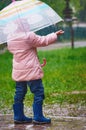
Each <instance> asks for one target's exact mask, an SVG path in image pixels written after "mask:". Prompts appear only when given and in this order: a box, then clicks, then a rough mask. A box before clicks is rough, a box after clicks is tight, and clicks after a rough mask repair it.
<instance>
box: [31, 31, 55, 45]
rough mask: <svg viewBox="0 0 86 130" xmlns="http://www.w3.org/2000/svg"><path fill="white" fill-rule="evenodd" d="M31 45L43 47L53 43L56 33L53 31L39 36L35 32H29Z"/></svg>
mask: <svg viewBox="0 0 86 130" xmlns="http://www.w3.org/2000/svg"><path fill="white" fill-rule="evenodd" d="M30 38H31V39H32V40H31V41H32V46H33V47H44V46H48V45H50V44H53V43H54V42H55V41H56V40H57V35H56V34H55V33H51V34H48V35H46V36H39V35H36V34H35V33H32V34H31V37H30Z"/></svg>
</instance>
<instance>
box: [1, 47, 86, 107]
mask: <svg viewBox="0 0 86 130" xmlns="http://www.w3.org/2000/svg"><path fill="white" fill-rule="evenodd" d="M38 55H39V59H40V61H41V62H42V58H43V57H45V58H46V59H47V65H46V66H45V67H44V68H43V70H44V78H43V84H44V87H45V97H46V98H45V104H53V103H61V104H62V103H64V102H67V103H80V102H81V103H86V94H66V93H65V92H72V91H86V47H84V48H76V49H73V50H72V49H69V48H65V49H59V50H52V51H39V53H38ZM11 71H12V55H11V54H10V53H9V52H8V51H7V52H6V53H4V54H1V55H0V109H3V108H5V107H11V105H12V103H13V96H14V91H15V83H14V81H12V79H11ZM32 100H33V95H32V94H31V92H30V91H28V93H27V95H26V99H25V103H26V104H27V105H31V104H32Z"/></svg>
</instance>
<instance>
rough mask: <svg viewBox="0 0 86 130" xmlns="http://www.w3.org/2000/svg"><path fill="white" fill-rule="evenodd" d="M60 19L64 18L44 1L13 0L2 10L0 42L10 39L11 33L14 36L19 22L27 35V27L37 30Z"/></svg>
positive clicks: (0, 16) (0, 13)
mask: <svg viewBox="0 0 86 130" xmlns="http://www.w3.org/2000/svg"><path fill="white" fill-rule="evenodd" d="M22 19H23V21H25V22H22ZM60 21H63V20H62V18H61V17H60V16H59V15H58V14H57V13H56V12H55V11H54V10H53V9H52V8H51V7H50V6H48V5H47V4H45V3H44V2H41V1H39V0H21V1H15V0H12V3H11V4H9V5H8V6H7V7H5V8H4V9H2V10H1V11H0V44H2V43H5V42H7V41H8V38H7V37H8V35H9V34H11V36H12V35H13V36H14V34H15V33H16V30H17V28H18V25H19V24H20V25H21V26H22V28H23V29H24V32H25V35H26V33H27V31H26V30H27V29H28V30H29V31H34V32H36V31H38V30H40V29H43V28H45V27H48V26H51V25H54V24H56V23H58V22H60ZM17 23H18V24H17ZM26 23H27V24H26ZM12 38H14V37H12Z"/></svg>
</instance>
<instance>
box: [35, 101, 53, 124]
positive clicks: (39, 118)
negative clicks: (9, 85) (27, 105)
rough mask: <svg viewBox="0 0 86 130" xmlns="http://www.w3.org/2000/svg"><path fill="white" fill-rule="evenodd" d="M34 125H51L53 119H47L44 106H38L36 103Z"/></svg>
mask: <svg viewBox="0 0 86 130" xmlns="http://www.w3.org/2000/svg"><path fill="white" fill-rule="evenodd" d="M33 114H34V117H33V123H34V124H38V125H39V124H48V123H51V119H50V118H45V117H44V116H43V112H42V104H37V103H34V104H33Z"/></svg>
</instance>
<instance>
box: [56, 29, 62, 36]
mask: <svg viewBox="0 0 86 130" xmlns="http://www.w3.org/2000/svg"><path fill="white" fill-rule="evenodd" d="M63 33H64V31H63V30H59V31H57V32H56V35H61V34H63Z"/></svg>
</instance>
